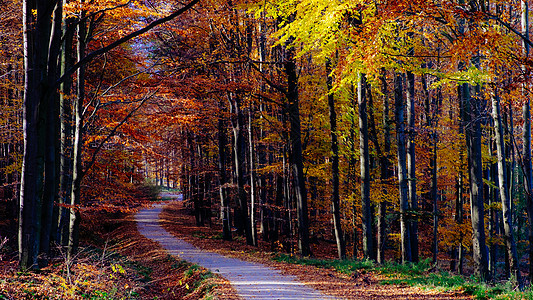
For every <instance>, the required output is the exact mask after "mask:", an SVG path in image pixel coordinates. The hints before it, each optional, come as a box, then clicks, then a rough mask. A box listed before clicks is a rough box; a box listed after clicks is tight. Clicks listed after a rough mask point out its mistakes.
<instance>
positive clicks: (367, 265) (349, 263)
mask: <svg viewBox="0 0 533 300" xmlns="http://www.w3.org/2000/svg"><path fill="white" fill-rule="evenodd" d="M273 260H274V261H278V262H285V263H290V264H299V265H306V266H315V267H318V268H326V269H330V268H333V269H335V270H336V271H338V272H341V273H345V274H352V273H353V272H355V271H357V270H363V269H364V270H368V269H372V268H373V267H374V263H373V262H372V261H370V260H362V261H360V260H338V259H331V260H330V259H314V258H301V257H298V256H293V255H287V254H278V255H276V256H274V258H273Z"/></svg>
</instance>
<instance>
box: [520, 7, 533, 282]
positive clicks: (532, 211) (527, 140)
mask: <svg viewBox="0 0 533 300" xmlns="http://www.w3.org/2000/svg"><path fill="white" fill-rule="evenodd" d="M521 6H522V7H521V8H522V20H521V23H522V34H523V35H524V36H525V37H526V38H529V4H528V1H526V0H522V1H521ZM523 49H524V56H525V57H529V45H528V44H527V43H526V42H524V43H523ZM523 68H524V69H525V66H523ZM526 74H527V73H526ZM527 79H529V78H527ZM525 82H528V80H526V81H525ZM523 88H524V94H525V93H526V91H527V90H528V87H523ZM522 118H523V119H524V129H523V132H522V162H521V164H522V169H523V172H524V189H525V194H526V199H527V214H528V221H529V233H528V239H529V257H530V259H529V281H530V282H533V259H531V258H532V257H533V168H532V166H531V104H530V100H529V97H528V96H525V97H524V104H523V106H522Z"/></svg>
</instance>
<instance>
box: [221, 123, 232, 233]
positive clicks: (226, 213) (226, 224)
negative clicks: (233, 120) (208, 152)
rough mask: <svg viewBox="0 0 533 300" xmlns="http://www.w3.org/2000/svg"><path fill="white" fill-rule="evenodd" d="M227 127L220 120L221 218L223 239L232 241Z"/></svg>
mask: <svg viewBox="0 0 533 300" xmlns="http://www.w3.org/2000/svg"><path fill="white" fill-rule="evenodd" d="M226 144H227V137H226V126H224V119H223V117H219V119H218V174H219V181H220V187H219V195H220V218H221V219H222V238H223V239H224V240H225V241H231V224H230V220H231V216H230V212H231V207H230V205H229V199H228V196H227V194H226V183H227V179H226Z"/></svg>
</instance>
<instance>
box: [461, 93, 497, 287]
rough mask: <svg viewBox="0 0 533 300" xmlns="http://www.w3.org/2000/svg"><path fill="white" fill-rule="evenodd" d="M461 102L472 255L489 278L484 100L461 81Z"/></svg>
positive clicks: (486, 278) (477, 265) (481, 274)
mask: <svg viewBox="0 0 533 300" xmlns="http://www.w3.org/2000/svg"><path fill="white" fill-rule="evenodd" d="M459 91H460V101H461V105H462V106H463V116H462V117H463V119H462V120H463V123H464V124H465V125H464V128H465V137H466V149H467V156H468V168H469V175H470V210H471V214H470V215H471V221H472V256H473V260H474V264H475V272H476V273H477V274H478V275H479V276H480V277H481V278H482V279H483V280H489V279H490V274H489V272H488V253H487V247H486V241H485V240H486V238H485V221H484V216H485V210H484V197H483V164H482V154H481V113H482V110H481V100H480V99H478V98H477V97H476V98H472V97H471V96H470V86H469V85H468V84H461V85H460V88H459Z"/></svg>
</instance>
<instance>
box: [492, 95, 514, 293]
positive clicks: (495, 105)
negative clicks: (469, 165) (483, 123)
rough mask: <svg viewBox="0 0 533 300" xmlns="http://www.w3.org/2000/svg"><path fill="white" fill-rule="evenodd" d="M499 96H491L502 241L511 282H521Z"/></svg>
mask: <svg viewBox="0 0 533 300" xmlns="http://www.w3.org/2000/svg"><path fill="white" fill-rule="evenodd" d="M500 110H501V109H500V96H499V94H498V90H495V91H494V95H493V96H492V120H493V122H494V132H495V139H496V152H497V157H498V188H499V190H498V195H499V198H500V201H501V204H502V214H503V229H504V241H505V247H506V249H507V255H508V257H509V269H510V271H511V278H512V280H516V281H517V282H519V283H520V282H521V277H520V268H519V265H518V262H519V261H518V254H517V251H516V242H515V238H514V233H513V218H512V209H511V199H510V197H509V189H508V186H507V182H508V180H507V171H506V167H507V166H506V162H505V159H506V158H507V156H506V155H505V144H504V141H503V137H504V134H503V126H502V121H501V113H500Z"/></svg>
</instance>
